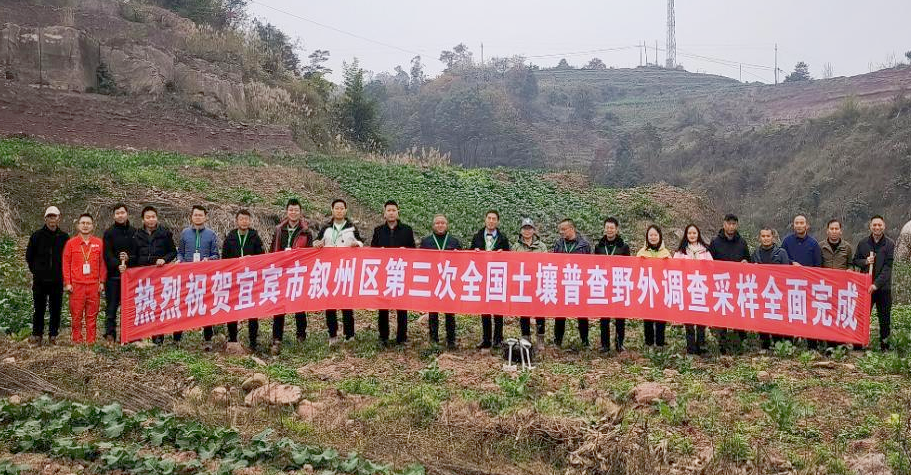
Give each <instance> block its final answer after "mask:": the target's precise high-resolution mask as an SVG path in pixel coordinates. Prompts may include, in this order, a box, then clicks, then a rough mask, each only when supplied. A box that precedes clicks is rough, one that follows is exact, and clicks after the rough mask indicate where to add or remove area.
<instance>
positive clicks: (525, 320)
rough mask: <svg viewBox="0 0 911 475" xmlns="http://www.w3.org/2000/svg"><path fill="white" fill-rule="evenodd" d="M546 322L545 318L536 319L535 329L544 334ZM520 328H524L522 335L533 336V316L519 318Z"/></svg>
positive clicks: (539, 333)
mask: <svg viewBox="0 0 911 475" xmlns="http://www.w3.org/2000/svg"><path fill="white" fill-rule="evenodd" d="M545 322H547V320H546V319H544V318H536V319H535V330H536V332H537V334H538V335H543V334H544V331H545V328H546V327H545ZM519 328H521V329H522V336H531V317H522V318H521V319H519Z"/></svg>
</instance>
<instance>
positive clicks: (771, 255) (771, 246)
mask: <svg viewBox="0 0 911 475" xmlns="http://www.w3.org/2000/svg"><path fill="white" fill-rule="evenodd" d="M750 260H752V261H753V262H754V263H756V264H776V265H785V266H789V265H791V257H790V256H789V255H788V251H787V250H785V248H783V247H781V246H779V245H778V244H775V231H774V230H773V229H772V228H771V227H768V226H766V227H764V228H762V229H760V230H759V247H758V248H756V251H754V252H753V256H752V257H751V259H750ZM785 339H786V338H784V337H780V336H775V337H772V335H770V334H768V333H760V334H759V342H760V345H761V347H762V349H763V350H768V349H771V348H772V341H773V340H774V341H775V342H779V341H783V340H785ZM787 339H788V340H791V339H790V338H787Z"/></svg>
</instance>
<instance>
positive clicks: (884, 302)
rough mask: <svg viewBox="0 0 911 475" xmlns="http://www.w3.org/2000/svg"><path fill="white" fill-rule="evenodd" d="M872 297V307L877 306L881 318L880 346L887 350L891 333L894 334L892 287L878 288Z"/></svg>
mask: <svg viewBox="0 0 911 475" xmlns="http://www.w3.org/2000/svg"><path fill="white" fill-rule="evenodd" d="M871 297H872V298H871V299H870V309H871V310H872V309H873V307H876V317H877V318H878V319H879V348H880V349H881V350H883V351H886V350H888V349H889V341H888V340H889V335H891V334H892V289H880V290H877V291H876V292H873V295H872V296H871Z"/></svg>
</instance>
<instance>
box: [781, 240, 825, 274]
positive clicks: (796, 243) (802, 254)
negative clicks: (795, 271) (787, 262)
mask: <svg viewBox="0 0 911 475" xmlns="http://www.w3.org/2000/svg"><path fill="white" fill-rule="evenodd" d="M781 247H782V248H783V249H784V250H785V251H788V257H790V258H791V261H793V262H796V263H798V264H800V265H802V266H807V267H820V266H822V249H820V248H819V243H818V242H816V238H814V237H813V236H810V235H809V234H807V235H806V236H804V237H802V238H801V237H798V236H797V235H796V234H789V235H788V236H787V237H785V238H784V241H781Z"/></svg>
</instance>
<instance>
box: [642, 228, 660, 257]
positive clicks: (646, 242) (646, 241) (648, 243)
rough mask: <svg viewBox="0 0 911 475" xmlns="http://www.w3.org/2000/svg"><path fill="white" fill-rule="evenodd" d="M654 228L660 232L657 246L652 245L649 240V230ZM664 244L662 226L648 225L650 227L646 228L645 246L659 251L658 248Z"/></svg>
mask: <svg viewBox="0 0 911 475" xmlns="http://www.w3.org/2000/svg"><path fill="white" fill-rule="evenodd" d="M652 229H654V230H655V231H657V232H658V245H657V246H652V243H650V242H648V232H649V231H651V230H652ZM662 244H664V233H662V232H661V228H659V227H658V226H657V225H655V224H652V225H651V226H649V227H648V229H646V230H645V247H647V248H649V249H652V250H655V251H657V250H658V249H661V245H662Z"/></svg>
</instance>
